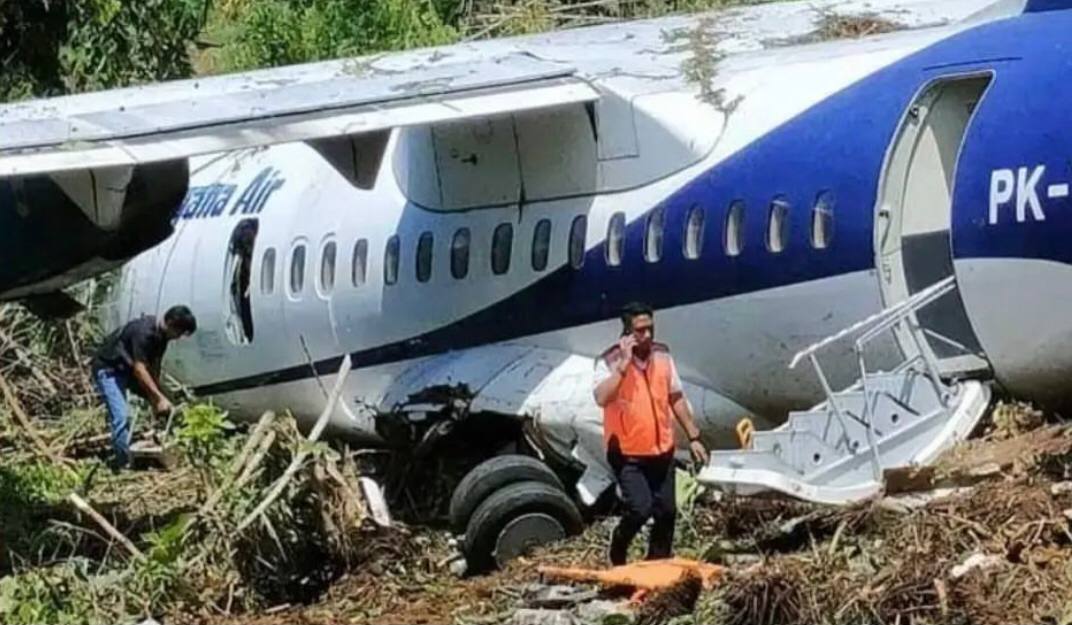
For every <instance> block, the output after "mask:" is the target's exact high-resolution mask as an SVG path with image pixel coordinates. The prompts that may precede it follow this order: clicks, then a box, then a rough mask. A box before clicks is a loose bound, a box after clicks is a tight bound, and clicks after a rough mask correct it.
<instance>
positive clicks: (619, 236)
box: [607, 213, 625, 267]
mask: <svg viewBox="0 0 1072 625" xmlns="http://www.w3.org/2000/svg"><path fill="white" fill-rule="evenodd" d="M624 249H625V213H614V214H613V215H611V217H610V223H609V224H607V265H609V266H611V267H617V266H619V265H621V264H622V254H623V252H624Z"/></svg>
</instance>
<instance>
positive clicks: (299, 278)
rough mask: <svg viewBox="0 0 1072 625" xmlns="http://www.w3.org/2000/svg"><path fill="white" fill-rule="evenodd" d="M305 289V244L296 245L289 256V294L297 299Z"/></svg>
mask: <svg viewBox="0 0 1072 625" xmlns="http://www.w3.org/2000/svg"><path fill="white" fill-rule="evenodd" d="M304 288H305V244H304V243H301V244H298V246H297V247H295V248H294V251H293V252H291V254H290V294H291V296H293V297H297V296H298V295H300V294H301V292H302V289H304Z"/></svg>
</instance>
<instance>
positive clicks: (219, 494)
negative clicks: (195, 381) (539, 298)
mask: <svg viewBox="0 0 1072 625" xmlns="http://www.w3.org/2000/svg"><path fill="white" fill-rule="evenodd" d="M8 353H13V352H10V351H9V352H8ZM13 367H14V368H13ZM4 372H6V374H7V375H8V376H9V377H10V379H11V380H13V382H12V385H13V388H14V389H15V393H14V394H15V395H16V397H15V401H14V402H8V405H5V407H4V408H2V409H0V417H6V418H4V419H0V447H2V449H3V450H4V451H3V453H4V454H5V463H3V464H2V465H0V498H2V505H0V542H2V544H3V547H4V548H3V550H2V551H0V621H2V622H4V623H10V624H12V625H15V624H17V623H37V622H59V621H69V622H74V623H79V622H86V623H89V622H104V621H126V622H139V621H143V620H146V619H150V618H152V619H155V620H156V621H158V622H162V623H169V622H182V623H206V624H215V623H265V624H271V625H275V624H277V623H279V624H282V623H338V622H347V623H358V624H360V623H370V624H371V623H398V622H406V623H420V624H433V623H436V624H438V623H459V624H472V625H477V624H480V625H492V624H497V623H538V624H539V625H551V624H553V623H563V624H570V625H572V624H599V625H605V624H610V623H616V624H617V623H620V624H626V623H643V624H645V625H648V624H652V625H654V624H656V623H659V624H662V623H671V622H672V623H674V624H675V625H687V624H699V623H730V624H736V623H741V624H743V623H769V624H772V625H776V624H781V623H786V624H788V623H809V622H823V623H831V624H835V625H836V624H839V623H886V622H898V621H899V622H901V623H924V622H926V623H961V622H970V623H979V624H982V625H989V624H992V623H993V624H997V623H1002V624H1005V623H1038V622H1067V619H1066V615H1067V614H1068V613H1069V598H1072V529H1070V523H1072V429H1070V427H1069V426H1068V425H1065V424H1061V423H1047V419H1046V418H1044V417H1045V415H1044V414H1043V413H1041V412H1039V411H1037V410H1035V409H1034V408H1032V407H1030V406H1026V405H1022V404H999V405H998V406H996V407H995V409H994V410H993V411H992V414H991V418H990V426H989V428H987V429H986V430H985V431H984V432H983V435H982V437H981V438H979V439H976V440H973V441H970V442H968V443H965V444H962V445H960V446H958V447H956V448H954V449H953V450H951V451H950V452H949V453H947V454H946V455H945V456H944V457H942V458H941V459H940V460H939V461H938V462H937V463H936V464H935V465H934V466H931V467H926V468H922V469H916V470H906V471H902V472H899V473H896V474H893V475H891V476H890V477H891V482H890V486H891V488H890V492H889V493H888V494H887V496H886V497H884V498H882V499H878V500H875V501H870V502H867V503H863V504H858V505H854V506H850V507H844V508H837V507H828V506H819V505H814V504H809V503H804V502H800V501H794V500H787V499H777V498H763V497H753V498H745V497H725V498H718V497H716V496H714V494H712V493H710V492H706V493H702V494H698V493H692V495H691V496H690V497H688V498H687V499H688V501H686V503H685V505H683V506H682V509H681V513H680V514H679V519H678V534H677V536H678V540H677V552H678V555H679V556H680V557H682V558H689V559H693V560H696V561H698V562H701V563H704V564H706V565H711V566H717V567H720V568H718V569H717V570H719V571H723V572H724V574H722V575H720V576H719V577H718V579H717V583H715V584H713V585H710V584H708V585H707V586H705V584H704V577H703V575H699V574H686V575H683V576H680V578H678V579H676V581H675V583H673V584H671V585H670V586H669V587H664V588H662V589H660V590H658V591H654V592H650V593H649V594H648V595H647V596H645V597H643V598H642V600H641V601H639V602H632V601H630V595H631V593H632V588H628V587H626V588H624V589H623V588H621V587H620V586H619V587H616V588H604V587H602V586H600V585H595V584H590V583H586V582H574V583H569V584H565V583H562V582H560V581H556V580H552V579H541V578H540V575H539V573H538V570H539V569H540V567H567V568H581V569H595V570H601V571H605V557H606V545H607V540H608V538H609V535H610V532H611V530H612V529H613V527H614V524H615V523H616V519H615V518H613V517H608V518H604V519H595V520H593V522H592V523H591V524H590V525H589V526H588V528H587V529H586V531H585V532H583V533H582V534H581V535H579V536H577V537H574V538H572V539H570V540H568V541H563V542H560V543H556V544H553V545H548V546H545V547H543V548H540V549H538V550H536V551H535V552H534V553H532V554H530V555H529V556H527V557H524V558H520V559H518V560H515V561H513V562H511V563H509V564H508V565H507V566H506V567H505V568H504V569H503V570H501V571H497V572H495V573H492V574H490V575H487V576H482V577H469V578H458V577H457V576H456V575H454V574H452V572H451V570H452V568H453V567H454V565H455V564H456V563H457V558H458V549H457V545H456V544H454V539H453V538H452V537H451V535H450V532H449V531H448V530H447V529H445V528H442V526H440V525H437V524H436V523H435V522H433V523H430V524H428V523H426V524H417V525H414V524H408V525H407V524H405V523H404V522H400V521H398V520H396V519H387V518H385V517H384V515H383V512H384V511H383V510H379V511H378V512H377V515H378V516H380V517H381V519H380V521H388V522H389V523H390V527H383V526H382V525H384V524H386V523H377V522H375V521H374V520H373V518H372V516H373V511H372V510H370V509H369V507H368V506H367V505H365V503H364V500H365V498H364V497H363V496H362V493H363V492H366V491H367V485H365V486H363V483H362V479H363V478H364V479H367V476H369V475H372V474H376V468H375V467H373V466H370V464H369V460H368V457H366V456H362V455H359V454H354V453H350V452H348V451H347V450H346V449H342V448H335V447H332V446H330V445H327V444H325V443H320V442H317V443H315V444H309V443H308V441H306V439H305V438H304V437H303V436H302V435H301V434H300V433H299V432H298V430H297V428H296V426H295V424H294V420H293V419H292V418H290V417H289V416H288V415H285V414H282V413H281V414H280V416H279V417H278V418H275V417H274V416H273V417H272V418H268V417H267V416H266V418H265V419H264V420H263V423H259V424H257V425H255V426H252V427H250V428H249V429H248V431H246V432H244V433H242V432H240V431H238V430H237V429H236V428H235V427H234V426H232V425H230V424H229V423H228V421H227V419H226V414H225V413H222V412H221V411H220V410H218V409H216V408H213V407H211V406H191V407H188V408H187V409H186V410H185V411H184V414H183V416H182V418H181V419H180V420H179V423H177V425H176V433H175V436H174V438H173V439H172V440H170V441H165V442H164V444H163V447H165V448H170V449H172V450H173V451H174V452H175V454H176V456H177V459H178V462H177V464H176V465H175V466H174V467H173V468H172V469H171V470H167V469H164V468H161V467H159V466H155V465H149V466H146V467H144V468H141V469H139V470H136V471H123V472H121V473H119V474H117V475H113V474H112V473H111V472H110V471H108V470H107V469H106V468H104V464H103V462H102V461H101V459H100V458H98V457H97V455H98V454H100V453H107V449H108V440H107V432H106V430H105V426H104V419H103V416H101V415H100V414H99V412H97V413H94V412H92V409H91V408H89V407H81V408H79V410H83V411H84V412H82V413H79V414H80V415H82V416H80V417H79V421H78V423H79V424H78V425H77V427H74V428H72V427H71V426H70V425H67V424H60V423H52V422H48V421H47V420H45V421H44V422H41V421H38V420H35V421H34V423H33V424H32V427H33V428H34V429H35V430H36V433H35V434H34V436H35V437H36V438H37V439H39V440H36V441H35V440H33V439H32V437H30V436H29V434H28V433H27V432H26V431H25V429H26V428H25V427H24V426H23V425H22V424H20V423H19V422H18V420H17V419H15V418H14V416H13V415H12V414H11V413H12V408H11V405H10V404H21V402H22V398H23V397H29V398H30V399H29V405H31V406H34V408H33V410H38V409H39V408H40V406H42V405H43V404H37V403H34V402H35V400H34V399H33V392H30V393H29V394H25V395H24V394H23V393H22V392H21V390H20V389H21V388H22V387H23V385H28V388H30V389H34V388H37V385H43V384H44V383H43V381H41V380H40V379H39V378H38V377H37V376H34V375H33V374H32V373H30V372H28V371H24V370H22V369H18V368H17V365H8V368H7V369H6V370H4ZM20 408H21V406H20ZM21 409H22V410H24V411H25V410H27V409H26V408H21ZM299 450H302V451H301V453H302V454H303V455H302V456H301V457H302V458H304V460H302V461H301V462H300V466H299V468H298V469H297V470H295V471H294V474H293V476H292V478H291V479H290V480H289V481H287V483H286V487H285V488H284V489H283V491H281V493H280V496H279V500H278V501H276V502H275V503H272V504H271V505H270V506H268V507H267V509H266V510H265V513H264V515H263V516H258V517H257V519H256V521H255V522H253V523H251V524H250V526H249V528H248V529H247V530H245V531H243V532H238V531H237V530H236V528H237V527H238V525H239V524H240V522H241V521H242V520H243V519H245V518H247V517H249V515H250V512H251V511H253V510H254V509H256V508H257V505H258V504H259V503H262V502H263V501H264V498H265V496H266V493H267V492H268V491H269V489H270V488H271V487H272V485H273V484H277V483H278V479H279V478H280V476H281V475H283V474H284V473H286V472H287V467H288V466H290V465H291V464H292V463H293V460H294V458H295V457H296V456H297V455H298V454H299ZM54 459H58V462H56V461H54ZM429 470H432V469H429ZM72 495H74V496H76V500H79V501H82V502H83V503H84V504H85V509H84V510H83V509H81V508H80V507H79V506H76V505H71V503H70V502H71V501H72V499H71V496H72ZM429 496H431V495H429ZM430 501H432V500H430ZM438 506H439V504H438V503H433V504H431V505H429V506H427V508H428V509H434V508H436V507H438ZM420 507H423V506H418V507H415V508H420ZM89 510H91V511H92V512H93V513H95V514H96V515H99V517H100V519H102V520H103V521H105V523H100V522H98V521H94V518H93V514H89V512H88V511H89ZM391 512H392V513H393V512H395V511H394V510H392V511H391ZM406 516H407V517H408V518H410V519H411V518H412V517H413V515H412V514H409V515H406ZM109 527H110V528H111V529H110V530H109V529H107V528H109ZM113 531H114V533H116V534H119V535H121V536H122V537H125V538H127V539H128V540H129V541H130V543H131V544H132V545H133V550H131V549H129V548H125V547H123V546H122V544H121V542H122V541H118V540H117V539H116V538H115V536H114V535H112V532H113ZM633 547H634V549H633V553H632V555H633V557H634V558H635V559H639V557H640V556H641V555H642V553H643V547H644V540H643V539H642V538H641V539H638V540H637V541H636V544H634V546H633ZM135 554H140V556H139V555H135ZM722 567H724V568H722ZM544 570H545V571H546V570H549V569H544ZM705 570H706V569H705ZM55 589H62V592H56V591H55ZM1062 619H1065V620H1062Z"/></svg>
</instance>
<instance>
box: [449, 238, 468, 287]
mask: <svg viewBox="0 0 1072 625" xmlns="http://www.w3.org/2000/svg"><path fill="white" fill-rule="evenodd" d="M471 238H472V237H471V235H470V234H469V228H459V229H458V231H457V232H455V233H454V239H453V240H452V241H451V242H450V275H452V276H454V279H455V280H461V279H462V278H464V277H465V276H467V275H469V241H470V239H471Z"/></svg>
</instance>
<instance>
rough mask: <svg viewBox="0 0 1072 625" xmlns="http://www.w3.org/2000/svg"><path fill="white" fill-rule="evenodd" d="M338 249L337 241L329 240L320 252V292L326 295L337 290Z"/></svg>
mask: <svg viewBox="0 0 1072 625" xmlns="http://www.w3.org/2000/svg"><path fill="white" fill-rule="evenodd" d="M336 249H337V246H336V245H335V242H334V241H328V242H327V243H326V244H324V249H323V250H322V251H321V252H320V294H321V295H324V296H328V295H331V292H332V291H333V290H335V256H336Z"/></svg>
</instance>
